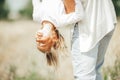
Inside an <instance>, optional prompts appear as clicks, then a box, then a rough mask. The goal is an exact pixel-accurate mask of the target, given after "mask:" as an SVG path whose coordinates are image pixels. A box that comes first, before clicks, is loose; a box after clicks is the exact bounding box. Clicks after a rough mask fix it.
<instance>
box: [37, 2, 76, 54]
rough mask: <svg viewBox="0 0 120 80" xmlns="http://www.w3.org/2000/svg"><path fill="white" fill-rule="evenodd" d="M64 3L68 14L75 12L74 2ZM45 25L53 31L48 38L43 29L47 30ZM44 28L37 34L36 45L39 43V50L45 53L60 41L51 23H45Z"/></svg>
mask: <svg viewBox="0 0 120 80" xmlns="http://www.w3.org/2000/svg"><path fill="white" fill-rule="evenodd" d="M63 3H64V6H65V11H66V14H69V13H71V12H74V11H75V1H74V0H64V1H63ZM45 24H48V25H49V27H50V28H49V29H51V30H50V32H48V34H47V35H46V36H44V32H42V29H46V28H45V27H46V26H44V25H45ZM42 26H43V28H42V29H41V31H38V32H37V34H36V43H37V48H38V50H40V51H42V52H43V53H45V52H49V51H50V49H51V47H52V46H53V45H54V44H55V42H56V41H57V40H58V36H57V33H56V32H55V26H54V25H53V24H52V23H51V22H49V21H43V23H42ZM45 34H46V33H45Z"/></svg>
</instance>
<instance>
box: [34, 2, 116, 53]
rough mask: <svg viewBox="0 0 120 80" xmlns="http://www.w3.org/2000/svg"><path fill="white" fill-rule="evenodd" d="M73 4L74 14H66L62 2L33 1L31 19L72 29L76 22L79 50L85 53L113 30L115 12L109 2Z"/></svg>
mask: <svg viewBox="0 0 120 80" xmlns="http://www.w3.org/2000/svg"><path fill="white" fill-rule="evenodd" d="M81 2H82V4H83V5H82V4H81ZM75 3H76V5H75V12H72V13H70V14H66V13H65V9H64V4H63V2H62V0H43V1H42V2H40V1H39V0H33V19H34V20H35V21H38V22H40V23H41V22H42V21H44V20H48V21H50V22H52V23H53V24H54V25H55V26H56V27H71V28H72V29H73V27H74V24H75V23H76V22H78V26H79V38H80V50H81V52H87V51H89V50H90V49H92V48H93V47H94V46H95V45H96V44H97V43H98V42H99V41H100V40H101V39H102V38H103V37H104V36H105V35H106V34H107V33H109V32H110V31H111V30H113V29H114V23H116V22H117V21H116V15H115V10H114V7H113V4H112V2H111V0H75ZM83 8H84V10H83ZM71 35H72V33H71Z"/></svg>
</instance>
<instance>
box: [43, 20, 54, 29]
mask: <svg viewBox="0 0 120 80" xmlns="http://www.w3.org/2000/svg"><path fill="white" fill-rule="evenodd" d="M44 27H47V28H50V29H52V30H54V29H56V28H55V26H54V25H53V24H52V23H51V22H49V21H43V22H42V28H44Z"/></svg>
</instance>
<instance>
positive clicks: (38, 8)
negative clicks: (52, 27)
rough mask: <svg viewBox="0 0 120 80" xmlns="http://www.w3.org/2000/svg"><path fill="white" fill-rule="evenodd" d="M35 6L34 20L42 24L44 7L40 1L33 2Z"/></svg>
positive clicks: (33, 0) (34, 0)
mask: <svg viewBox="0 0 120 80" xmlns="http://www.w3.org/2000/svg"><path fill="white" fill-rule="evenodd" d="M32 4H33V15H32V16H33V20H34V21H37V22H40V21H41V16H42V15H43V13H42V6H41V2H40V0H32Z"/></svg>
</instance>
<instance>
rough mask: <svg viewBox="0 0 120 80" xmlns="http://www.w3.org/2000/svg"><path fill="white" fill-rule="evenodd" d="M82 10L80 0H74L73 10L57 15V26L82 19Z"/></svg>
mask: <svg viewBox="0 0 120 80" xmlns="http://www.w3.org/2000/svg"><path fill="white" fill-rule="evenodd" d="M83 16H84V10H83V6H82V4H81V1H80V0H75V12H71V13H69V14H61V15H60V16H58V19H56V20H57V22H58V27H61V26H65V25H69V24H73V23H76V22H78V21H80V20H82V19H83Z"/></svg>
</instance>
